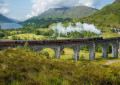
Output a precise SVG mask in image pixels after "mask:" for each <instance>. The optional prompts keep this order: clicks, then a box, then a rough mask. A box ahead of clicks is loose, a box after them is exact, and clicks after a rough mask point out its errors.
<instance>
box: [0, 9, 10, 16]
mask: <svg viewBox="0 0 120 85" xmlns="http://www.w3.org/2000/svg"><path fill="white" fill-rule="evenodd" d="M0 13H1V14H3V15H6V14H8V13H9V9H7V8H2V9H0Z"/></svg>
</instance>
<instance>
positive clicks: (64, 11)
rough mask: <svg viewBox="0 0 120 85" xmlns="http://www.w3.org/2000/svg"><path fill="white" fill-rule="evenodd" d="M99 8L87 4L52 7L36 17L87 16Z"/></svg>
mask: <svg viewBox="0 0 120 85" xmlns="http://www.w3.org/2000/svg"><path fill="white" fill-rule="evenodd" d="M96 11H98V10H97V9H94V8H91V7H86V6H75V7H72V8H67V7H62V8H52V9H49V10H47V11H45V12H44V13H42V14H41V15H39V16H37V17H36V18H39V19H40V18H72V19H74V18H81V17H87V16H89V15H92V14H94V13H95V12H96Z"/></svg>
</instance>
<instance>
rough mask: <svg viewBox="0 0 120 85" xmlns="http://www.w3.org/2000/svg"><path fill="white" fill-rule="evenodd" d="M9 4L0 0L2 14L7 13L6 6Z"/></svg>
mask: <svg viewBox="0 0 120 85" xmlns="http://www.w3.org/2000/svg"><path fill="white" fill-rule="evenodd" d="M8 6H9V4H8V3H5V2H4V0H0V13H1V14H3V15H6V14H8V13H9V11H10V10H9V9H8V8H7V7H8Z"/></svg>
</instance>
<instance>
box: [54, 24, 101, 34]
mask: <svg viewBox="0 0 120 85" xmlns="http://www.w3.org/2000/svg"><path fill="white" fill-rule="evenodd" d="M52 29H53V31H54V33H58V35H59V36H60V34H65V35H67V33H72V32H79V33H81V32H82V31H89V32H92V33H95V34H98V35H101V31H100V30H99V29H97V28H96V27H95V26H94V25H93V24H87V23H83V24H82V23H80V22H77V23H76V26H72V25H71V23H69V26H68V27H64V26H63V25H62V23H58V24H56V25H54V26H52Z"/></svg>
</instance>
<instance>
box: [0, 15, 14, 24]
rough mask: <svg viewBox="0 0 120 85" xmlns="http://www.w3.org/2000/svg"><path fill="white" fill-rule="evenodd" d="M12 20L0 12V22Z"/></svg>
mask: <svg viewBox="0 0 120 85" xmlns="http://www.w3.org/2000/svg"><path fill="white" fill-rule="evenodd" d="M12 22H13V21H12V20H11V19H9V18H7V17H5V16H3V15H2V14H0V23H12Z"/></svg>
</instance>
